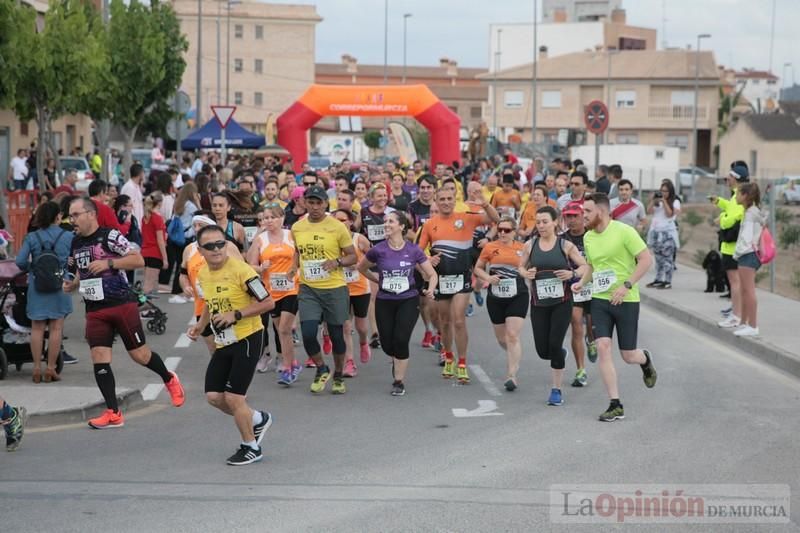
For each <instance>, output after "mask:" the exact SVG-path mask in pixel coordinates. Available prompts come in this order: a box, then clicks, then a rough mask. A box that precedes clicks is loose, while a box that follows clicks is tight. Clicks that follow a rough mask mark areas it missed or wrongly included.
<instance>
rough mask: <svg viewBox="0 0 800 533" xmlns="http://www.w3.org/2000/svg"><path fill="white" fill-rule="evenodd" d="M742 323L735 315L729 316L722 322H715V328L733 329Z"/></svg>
mask: <svg viewBox="0 0 800 533" xmlns="http://www.w3.org/2000/svg"><path fill="white" fill-rule="evenodd" d="M741 323H742V321H741V319H740V318H739V317H738V316H736V315H733V314H732V315H731V316H729V317H728V318H726V319H725V320H723V321H722V322H717V326H719V327H721V328H726V329H729V328H735V327H737V326H738V325H740V324H741Z"/></svg>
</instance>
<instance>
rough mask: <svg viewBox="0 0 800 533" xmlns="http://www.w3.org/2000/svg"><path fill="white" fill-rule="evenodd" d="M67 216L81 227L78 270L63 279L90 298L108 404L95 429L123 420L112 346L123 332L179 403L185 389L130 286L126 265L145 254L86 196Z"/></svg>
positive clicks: (91, 328) (89, 330) (90, 324)
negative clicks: (148, 335) (105, 222)
mask: <svg viewBox="0 0 800 533" xmlns="http://www.w3.org/2000/svg"><path fill="white" fill-rule="evenodd" d="M69 218H70V221H71V222H72V224H73V225H74V226H75V231H76V233H77V235H76V237H75V239H74V240H73V241H72V249H71V251H70V263H69V264H70V269H71V271H72V273H73V274H74V273H75V270H76V269H77V273H78V276H77V277H74V278H73V279H69V276H68V277H67V278H66V279H65V280H64V283H63V289H64V292H67V293H72V292H74V291H75V290H79V291H80V293H81V296H83V299H84V302H86V340H87V342H88V343H89V347H90V349H91V355H92V362H93V363H94V378H95V381H96V382H97V387H98V388H99V389H100V393H101V394H102V395H103V398H104V399H105V402H106V410H105V411H104V412H103V414H101V415H100V416H98V417H96V418H92V419H91V420H89V426H90V427H92V428H94V429H106V428H117V427H122V426H123V425H125V419H124V417H123V416H122V412H121V411H120V410H119V405H118V403H117V392H116V386H115V382H114V373H113V372H112V370H111V346H112V343H113V342H114V337H115V336H116V335H117V334H119V336H120V337H121V338H122V343H123V344H124V345H125V349H126V350H127V351H128V354H129V355H130V357H131V359H133V360H134V361H136V362H137V363H139V364H140V365H142V366H146V367H147V368H149V369H150V370H152V371H153V372H155V373H156V374H158V375H159V376H160V377H161V379H162V380H163V381H164V385H165V386H166V388H167V391H168V392H169V395H170V397H171V399H172V405H174V406H175V407H180V406H181V405H183V403H184V401H185V395H184V391H183V387H182V386H181V382H180V380H179V379H178V375H177V374H175V372H170V371H169V370H167V367H166V366H164V361H163V360H162V359H161V357H160V356H159V355H158V354H157V353H156V352H153V351H151V350H150V348H149V347H148V346H147V344H146V343H145V338H144V330H143V328H142V321H141V319H140V318H139V312H138V310H137V305H136V301H135V300H134V299H133V298H132V292H131V290H130V287H129V286H128V278H127V277H126V276H125V270H133V269H136V268H142V267H143V266H144V258H142V255H141V254H140V253H138V252H136V251H135V250H133V248H132V247H131V245H130V243H129V242H128V240H127V239H126V238H125V237H123V236H122V234H121V233H120V232H119V231H117V230H115V229H110V228H101V227H100V226H99V225H98V223H97V208H96V207H95V204H94V203H93V202H92V201H91V200H88V199H84V198H78V199H76V200H73V201H72V202H71V203H70V205H69Z"/></svg>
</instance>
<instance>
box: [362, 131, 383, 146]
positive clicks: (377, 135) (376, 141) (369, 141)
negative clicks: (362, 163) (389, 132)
mask: <svg viewBox="0 0 800 533" xmlns="http://www.w3.org/2000/svg"><path fill="white" fill-rule="evenodd" d="M364 144H366V145H367V146H368V147H369V148H372V149H373V150H377V149H378V148H380V147H381V132H379V131H375V130H371V131H367V132H365V133H364Z"/></svg>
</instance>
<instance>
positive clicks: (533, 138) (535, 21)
mask: <svg viewBox="0 0 800 533" xmlns="http://www.w3.org/2000/svg"><path fill="white" fill-rule="evenodd" d="M538 3H539V0H533V82H532V86H531V152H532V157H533V158H534V159H535V158H536V104H537V98H536V92H537V91H536V89H537V87H536V86H537V85H538V83H537V82H538V74H539V46H538V44H539V41H538V40H537V32H538V28H539V20H538V18H539V16H538V15H539V13H538V9H537V7H536V5H537V4H538Z"/></svg>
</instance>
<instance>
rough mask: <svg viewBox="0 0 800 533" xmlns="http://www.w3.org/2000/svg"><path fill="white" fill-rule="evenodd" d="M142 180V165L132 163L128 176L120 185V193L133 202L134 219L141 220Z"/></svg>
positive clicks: (142, 205) (142, 213)
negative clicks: (123, 183)
mask: <svg viewBox="0 0 800 533" xmlns="http://www.w3.org/2000/svg"><path fill="white" fill-rule="evenodd" d="M143 180H144V167H143V166H142V165H140V164H138V163H134V164H133V165H131V168H130V178H129V179H128V181H126V182H125V185H123V186H122V190H121V191H120V194H124V195H126V196H128V197H129V198H130V199H131V204H133V215H134V216H135V217H136V220H137V221H139V222H141V221H142V218H143V217H144V199H143V196H142V181H143Z"/></svg>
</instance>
